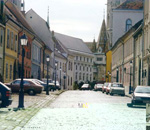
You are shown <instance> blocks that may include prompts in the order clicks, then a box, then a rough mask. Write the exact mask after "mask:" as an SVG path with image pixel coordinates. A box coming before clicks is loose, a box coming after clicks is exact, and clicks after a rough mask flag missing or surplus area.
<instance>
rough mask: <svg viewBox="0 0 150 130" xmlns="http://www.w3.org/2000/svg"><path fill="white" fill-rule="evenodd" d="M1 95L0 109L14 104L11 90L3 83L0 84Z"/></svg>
mask: <svg viewBox="0 0 150 130" xmlns="http://www.w3.org/2000/svg"><path fill="white" fill-rule="evenodd" d="M0 94H1V99H0V102H1V105H0V107H7V106H9V105H11V103H12V98H11V89H10V88H8V87H7V86H6V85H5V84H3V83H1V82H0Z"/></svg>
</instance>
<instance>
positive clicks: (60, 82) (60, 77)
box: [59, 67, 61, 87]
mask: <svg viewBox="0 0 150 130" xmlns="http://www.w3.org/2000/svg"><path fill="white" fill-rule="evenodd" d="M59 70H60V87H61V67H60V69H59Z"/></svg>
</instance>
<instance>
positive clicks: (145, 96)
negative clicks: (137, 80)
mask: <svg viewBox="0 0 150 130" xmlns="http://www.w3.org/2000/svg"><path fill="white" fill-rule="evenodd" d="M146 102H150V86H137V87H136V89H135V90H134V92H133V94H132V99H131V103H132V105H145V103H146Z"/></svg>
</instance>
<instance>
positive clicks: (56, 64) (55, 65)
mask: <svg viewBox="0 0 150 130" xmlns="http://www.w3.org/2000/svg"><path fill="white" fill-rule="evenodd" d="M56 68H57V62H55V88H56V74H57V73H56V71H57V70H56Z"/></svg>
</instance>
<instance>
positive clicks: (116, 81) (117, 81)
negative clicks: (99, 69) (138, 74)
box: [116, 67, 119, 82]
mask: <svg viewBox="0 0 150 130" xmlns="http://www.w3.org/2000/svg"><path fill="white" fill-rule="evenodd" d="M116 71H117V76H116V82H118V71H119V69H118V67H117V69H116Z"/></svg>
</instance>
